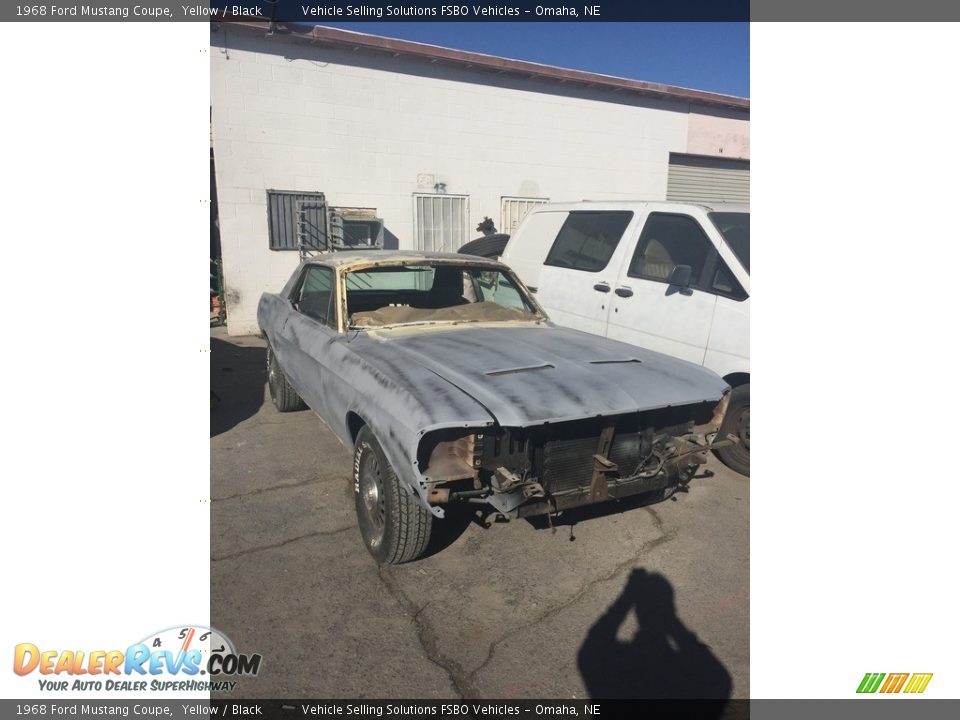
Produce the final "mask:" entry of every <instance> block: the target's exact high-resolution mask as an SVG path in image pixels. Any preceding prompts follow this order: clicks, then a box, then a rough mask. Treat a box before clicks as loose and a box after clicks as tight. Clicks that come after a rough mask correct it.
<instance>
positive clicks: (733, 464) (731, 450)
mask: <svg viewBox="0 0 960 720" xmlns="http://www.w3.org/2000/svg"><path fill="white" fill-rule="evenodd" d="M728 434H733V435H736V436H737V437H738V438H739V439H740V442H738V443H737V444H736V445H728V446H727V447H723V448H720V449H719V450H717V457H719V458H720V460H721V461H722V462H723V464H724V465H726V466H727V467H729V468H731V469H733V470H736V471H737V472H738V473H740V474H741V475H746V476H747V477H750V383H747V384H746V385H740V386H738V387H735V388H734V389H733V390H732V391H731V393H730V405H729V407H727V415H726V417H725V418H724V420H723V426H722V427H721V428H720V433H719V435H718V437H719V438H721V439H722V438H725V437H726V436H727V435H728Z"/></svg>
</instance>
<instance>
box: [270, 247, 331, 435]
mask: <svg viewBox="0 0 960 720" xmlns="http://www.w3.org/2000/svg"><path fill="white" fill-rule="evenodd" d="M335 287H336V277H335V274H334V271H333V269H332V268H329V267H326V266H323V265H307V266H306V268H304V271H303V275H302V277H301V279H300V281H299V282H298V283H297V284H296V285H295V286H294V289H293V292H292V293H291V296H290V302H291V305H292V308H293V312H291V313H290V314H289V315H288V317H287V320H286V322H285V323H284V325H283V327H282V328H281V330H280V333H279V343H278V346H279V347H278V348H277V358H278V360H279V361H280V366H281V367H282V368H283V371H284V373H286V375H287V378H288V379H289V380H290V383H291V384H292V385H293V387H294V389H295V390H296V391H297V393H298V394H299V395H300V397H301V398H303V401H304V402H305V403H307V405H309V406H310V407H311V408H312V409H313V410H314V411H316V412H317V413H318V414H319V415H320V416H321V417H322V418H324V419H325V420H327V415H326V411H327V408H326V407H325V405H324V398H323V392H322V382H323V379H324V373H325V372H326V370H325V369H324V366H325V365H326V364H327V363H328V362H329V359H330V358H329V347H330V345H331V343H332V342H333V341H334V340H335V339H336V338H337V337H338V332H337V329H336V328H337V318H336V307H337V303H336V292H335Z"/></svg>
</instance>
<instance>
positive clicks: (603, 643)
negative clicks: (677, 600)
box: [577, 570, 733, 718]
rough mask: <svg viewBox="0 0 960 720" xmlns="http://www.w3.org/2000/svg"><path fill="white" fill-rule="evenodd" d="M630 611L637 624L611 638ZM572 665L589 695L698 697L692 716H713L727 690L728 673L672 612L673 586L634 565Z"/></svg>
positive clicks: (722, 705) (729, 687) (729, 688)
mask: <svg viewBox="0 0 960 720" xmlns="http://www.w3.org/2000/svg"><path fill="white" fill-rule="evenodd" d="M631 611H632V612H633V613H634V615H635V619H636V624H637V629H636V632H635V634H634V635H633V637H632V638H630V639H629V640H621V639H619V638H618V637H617V633H618V631H619V630H620V627H621V626H622V625H623V623H624V622H626V621H627V620H628V619H629V613H630V612H631ZM577 665H578V666H579V668H580V674H581V675H582V676H583V680H584V684H585V685H586V686H587V690H588V692H589V693H590V697H592V698H655V699H700V698H709V699H711V700H713V701H714V702H706V703H698V704H697V707H696V710H697V713H696V714H697V717H698V718H700V717H704V718H719V717H720V716H721V715H722V714H723V712H724V709H725V707H726V705H727V700H728V699H729V697H730V693H731V691H732V689H733V681H732V679H731V677H730V673H729V672H727V669H726V668H725V667H724V666H723V664H722V663H721V662H720V661H719V660H718V659H717V657H716V656H715V655H714V654H713V652H711V650H710V648H709V647H707V646H706V645H704V644H703V643H702V642H701V641H700V640H699V639H698V638H697V636H696V634H694V633H693V632H691V631H690V630H688V629H687V627H686V626H685V625H684V624H683V623H682V622H681V621H680V619H679V618H678V617H677V612H676V608H675V606H674V602H673V586H672V585H671V584H670V582H669V581H668V580H667V579H666V578H665V577H663V575H660V574H658V573H651V572H647V571H646V570H634V571H633V573H631V575H630V578H629V579H628V580H627V584H626V587H624V589H623V592H622V593H621V594H620V597H618V598H617V599H616V600H615V601H614V602H613V604H612V605H611V606H610V607H609V608H607V611H606V612H605V613H604V614H603V616H601V618H600V619H599V620H597V622H596V623H594V625H593V627H591V628H590V631H589V632H588V633H587V637H586V640H584V642H583V645H582V646H581V647H580V652H579V654H578V657H577Z"/></svg>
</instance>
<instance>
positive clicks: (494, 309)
mask: <svg viewBox="0 0 960 720" xmlns="http://www.w3.org/2000/svg"><path fill="white" fill-rule="evenodd" d="M346 289H347V316H348V317H349V318H350V321H349V324H350V326H351V327H352V328H373V327H393V326H398V325H425V324H437V323H460V322H498V321H504V322H506V321H511V320H513V321H515V320H535V319H537V315H536V314H535V311H534V309H533V307H531V305H530V304H529V302H528V301H527V299H526V298H525V297H524V294H523V292H521V290H520V289H519V288H518V287H517V284H516V283H515V281H514V280H513V279H512V278H511V277H510V276H509V275H507V274H506V273H503V272H501V271H500V270H498V269H496V268H489V267H482V266H469V265H459V264H443V263H419V264H416V265H397V266H385V267H374V268H368V269H365V270H362V271H358V272H351V273H347V275H346Z"/></svg>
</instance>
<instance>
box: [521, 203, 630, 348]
mask: <svg viewBox="0 0 960 720" xmlns="http://www.w3.org/2000/svg"><path fill="white" fill-rule="evenodd" d="M633 216H634V213H633V212H631V211H629V210H582V211H581V210H575V211H571V212H570V213H569V214H568V215H567V219H566V220H565V221H564V223H563V225H562V226H561V227H560V231H559V232H558V233H557V237H556V239H555V240H554V241H553V244H552V246H551V247H550V250H549V252H548V253H547V256H546V259H545V260H544V264H543V268H542V269H541V271H540V278H539V284H538V285H537V300H539V301H540V303H541V305H543V307H544V309H545V310H546V311H547V314H548V315H549V316H550V318H551V319H552V320H554V321H555V322H556V323H557V324H558V325H564V326H566V327H571V328H575V329H577V330H583V331H585V332H591V333H594V334H597V335H603V334H605V332H606V324H607V316H608V314H609V312H610V297H611V291H612V290H613V282H614V281H615V279H616V272H617V268H618V267H619V264H620V263H621V261H622V260H621V259H622V255H623V252H622V250H621V244H622V243H621V240H622V238H623V236H624V234H625V232H626V231H627V230H628V228H629V227H630V225H631V221H632V220H633Z"/></svg>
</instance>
